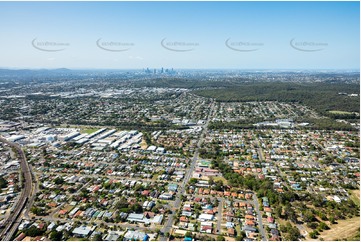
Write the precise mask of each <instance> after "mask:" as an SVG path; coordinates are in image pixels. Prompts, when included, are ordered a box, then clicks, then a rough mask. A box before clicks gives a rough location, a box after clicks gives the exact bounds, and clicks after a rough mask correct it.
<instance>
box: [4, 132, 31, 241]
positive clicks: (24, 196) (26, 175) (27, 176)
mask: <svg viewBox="0 0 361 242" xmlns="http://www.w3.org/2000/svg"><path fill="white" fill-rule="evenodd" d="M0 142H2V143H5V144H7V145H9V146H10V147H12V148H14V150H16V152H17V155H18V157H19V160H20V169H21V173H22V177H23V181H22V182H23V183H22V184H23V186H22V191H21V194H20V198H19V199H18V201H17V203H16V205H14V210H13V211H12V212H11V213H10V215H9V217H8V218H7V219H6V220H5V222H4V223H3V224H2V227H3V228H4V229H3V230H2V231H1V233H0V238H1V240H3V241H9V240H11V238H12V237H13V235H14V233H15V232H16V229H17V227H18V225H19V223H20V222H21V219H22V217H21V216H20V215H21V214H22V212H23V211H24V210H25V209H26V208H27V209H29V206H27V205H28V202H29V199H30V198H31V193H32V186H33V179H32V173H31V170H30V167H29V164H28V162H27V161H26V157H25V154H24V152H23V150H22V149H21V146H20V145H18V144H16V143H13V142H9V141H7V140H6V139H4V138H2V137H0Z"/></svg>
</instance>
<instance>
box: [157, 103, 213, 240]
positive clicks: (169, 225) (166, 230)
mask: <svg viewBox="0 0 361 242" xmlns="http://www.w3.org/2000/svg"><path fill="white" fill-rule="evenodd" d="M214 108H215V104H214V102H212V104H211V107H210V109H209V114H208V117H207V120H206V123H205V124H204V125H203V126H202V128H203V129H202V132H201V134H200V135H199V140H198V143H197V147H196V149H195V151H194V155H193V159H192V162H191V164H190V167H189V169H188V171H187V173H186V175H185V176H184V180H183V182H182V184H181V186H180V188H179V190H178V192H177V196H176V199H175V202H174V206H173V209H174V210H173V211H177V210H178V209H179V208H180V205H181V202H182V201H181V196H182V195H183V194H185V188H186V186H187V183H188V181H189V179H190V178H191V176H192V174H193V171H194V169H195V167H196V164H197V160H198V159H199V148H200V147H201V146H202V144H203V139H204V136H205V135H206V133H207V130H208V129H207V128H208V125H209V122H210V120H211V118H212V117H213V112H214ZM174 215H175V212H173V213H172V214H170V215H169V217H168V220H167V221H166V223H165V224H164V227H163V229H162V232H163V234H162V235H161V237H160V240H161V241H165V240H167V237H166V236H165V234H166V233H169V232H170V230H171V228H172V225H173V220H174Z"/></svg>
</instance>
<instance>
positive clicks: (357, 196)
mask: <svg viewBox="0 0 361 242" xmlns="http://www.w3.org/2000/svg"><path fill="white" fill-rule="evenodd" d="M350 192H351V195H350V198H351V200H352V201H353V202H354V203H355V204H356V205H357V206H359V207H360V190H350Z"/></svg>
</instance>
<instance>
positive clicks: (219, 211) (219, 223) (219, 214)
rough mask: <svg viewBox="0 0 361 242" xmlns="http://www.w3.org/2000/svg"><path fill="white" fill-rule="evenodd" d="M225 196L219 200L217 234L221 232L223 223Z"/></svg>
mask: <svg viewBox="0 0 361 242" xmlns="http://www.w3.org/2000/svg"><path fill="white" fill-rule="evenodd" d="M223 200H224V199H223V197H220V198H219V200H218V202H219V205H218V218H217V234H221V224H222V213H223Z"/></svg>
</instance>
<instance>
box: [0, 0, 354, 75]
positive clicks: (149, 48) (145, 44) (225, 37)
mask: <svg viewBox="0 0 361 242" xmlns="http://www.w3.org/2000/svg"><path fill="white" fill-rule="evenodd" d="M359 4H360V3H359V2H0V31H1V38H0V67H2V68H70V69H84V68H97V69H139V68H147V67H149V68H160V67H164V68H175V69H212V68H214V69H357V70H358V69H359V67H360V20H359V19H360V5H359Z"/></svg>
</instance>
